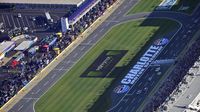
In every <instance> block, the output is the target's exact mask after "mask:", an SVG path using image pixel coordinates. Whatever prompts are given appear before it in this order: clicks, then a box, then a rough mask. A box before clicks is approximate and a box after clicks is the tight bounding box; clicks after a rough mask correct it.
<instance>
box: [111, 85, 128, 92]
mask: <svg viewBox="0 0 200 112" xmlns="http://www.w3.org/2000/svg"><path fill="white" fill-rule="evenodd" d="M129 89H130V87H129V86H128V85H119V86H117V87H116V88H115V89H114V92H115V93H126V92H128V91H129Z"/></svg>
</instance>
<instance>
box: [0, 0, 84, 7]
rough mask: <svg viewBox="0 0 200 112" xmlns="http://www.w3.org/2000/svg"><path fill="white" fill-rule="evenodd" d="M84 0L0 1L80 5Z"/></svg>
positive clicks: (5, 1) (3, 0) (5, 0)
mask: <svg viewBox="0 0 200 112" xmlns="http://www.w3.org/2000/svg"><path fill="white" fill-rule="evenodd" d="M84 1H85V0H0V3H16V4H22V3H23V4H67V5H78V6H79V5H80V4H81V3H82V2H84Z"/></svg>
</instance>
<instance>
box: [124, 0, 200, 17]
mask: <svg viewBox="0 0 200 112" xmlns="http://www.w3.org/2000/svg"><path fill="white" fill-rule="evenodd" d="M161 2H162V0H140V1H139V2H138V4H136V5H135V6H133V8H132V9H130V10H129V12H128V13H127V14H128V15H129V14H135V13H141V12H152V11H153V10H155V8H156V7H157V6H158V5H159V4H160V3H161ZM199 2H200V0H178V1H177V3H176V4H175V5H174V6H173V7H172V9H171V10H172V11H177V12H183V13H188V14H191V13H192V12H193V10H194V9H195V8H196V6H197V5H198V4H199ZM183 4H187V6H189V8H188V9H187V10H183V11H181V10H178V9H179V8H180V7H181V6H182V5H183Z"/></svg>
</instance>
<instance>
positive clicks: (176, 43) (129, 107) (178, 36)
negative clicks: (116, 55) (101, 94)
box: [9, 0, 200, 112]
mask: <svg viewBox="0 0 200 112" xmlns="http://www.w3.org/2000/svg"><path fill="white" fill-rule="evenodd" d="M137 2H138V0H125V1H124V3H123V4H122V5H121V6H120V7H119V8H118V9H117V10H116V11H115V12H114V13H113V14H112V15H111V16H110V17H109V18H108V19H107V20H106V21H105V22H103V23H102V24H101V25H100V26H99V27H98V28H97V29H96V30H95V31H94V32H93V33H92V34H91V35H90V36H89V37H88V38H87V39H86V40H84V41H83V42H82V43H81V44H80V45H79V46H78V47H77V48H75V49H74V50H73V51H72V53H71V54H70V55H68V56H67V57H66V58H65V59H64V60H63V61H62V62H61V63H60V64H59V65H58V66H57V67H56V68H55V69H53V70H52V71H51V72H50V73H49V75H47V76H46V77H45V78H44V79H43V80H42V81H40V82H39V83H38V84H37V85H36V86H35V87H34V88H33V89H32V90H31V91H30V92H29V93H28V94H27V95H25V96H24V97H23V98H22V99H21V100H20V101H19V102H18V103H17V104H16V105H15V106H14V107H13V108H12V109H11V110H10V111H9V112H34V106H33V105H34V103H35V102H36V101H37V100H38V99H39V98H40V97H41V96H42V95H43V94H44V93H45V92H46V91H47V90H48V89H49V88H50V87H51V86H52V85H53V84H54V83H55V82H56V81H57V80H58V79H59V78H60V77H62V76H63V75H65V74H64V73H66V72H67V71H69V69H70V68H71V67H72V66H73V65H74V64H75V63H76V62H77V61H78V60H79V59H80V58H81V57H82V56H84V54H85V53H86V52H87V51H88V50H89V49H90V48H91V47H92V46H93V45H95V43H96V42H97V41H98V40H99V39H101V38H102V37H103V35H104V34H105V33H106V32H107V31H108V30H109V29H110V28H111V27H112V26H114V25H116V24H119V23H121V22H125V21H129V20H134V19H140V18H169V19H173V20H176V21H179V22H180V23H181V24H182V27H181V28H180V29H179V30H178V31H177V32H174V34H173V35H174V37H173V39H172V40H171V41H170V43H169V44H168V45H167V46H166V47H165V48H164V49H163V50H162V52H161V53H160V55H159V56H158V57H157V58H156V60H157V59H172V58H175V57H177V56H178V54H179V53H180V52H181V50H182V49H183V47H185V45H187V43H188V41H190V40H191V37H192V36H193V34H194V33H195V32H196V31H197V29H199V28H200V21H199V20H200V16H199V15H200V7H198V9H196V10H195V12H194V13H193V14H192V15H191V16H188V15H185V14H181V13H175V12H153V13H141V14H134V15H129V16H124V14H125V13H126V12H127V11H128V10H129V9H131V8H132V6H133V5H135V4H136V3H137ZM194 21H195V22H194ZM169 66H170V65H168V66H167V67H169ZM157 69H158V67H154V66H150V67H149V68H148V69H147V70H146V72H145V74H146V73H147V72H148V74H151V75H148V76H149V77H148V76H147V75H142V77H141V78H140V79H139V81H138V82H140V84H138V85H133V86H138V87H137V88H138V90H143V89H144V88H146V87H147V85H150V86H148V89H147V91H146V92H142V93H141V94H139V95H138V93H137V91H138V90H136V89H135V88H134V87H132V88H131V89H130V91H129V92H128V93H126V94H124V97H123V98H122V99H120V100H119V102H118V103H115V104H113V106H112V107H111V108H110V109H109V110H108V111H110V112H133V111H136V110H137V108H138V107H139V105H140V104H141V103H142V101H143V100H144V99H143V98H144V96H145V94H148V93H149V91H150V89H151V88H152V87H154V86H155V85H156V83H157V82H156V81H157V80H158V79H159V75H153V74H155V71H157ZM166 70H167V69H166V66H164V67H163V66H160V71H161V72H162V73H164V72H165V71H166ZM140 80H142V81H140ZM148 80H151V81H148ZM154 81H155V82H154Z"/></svg>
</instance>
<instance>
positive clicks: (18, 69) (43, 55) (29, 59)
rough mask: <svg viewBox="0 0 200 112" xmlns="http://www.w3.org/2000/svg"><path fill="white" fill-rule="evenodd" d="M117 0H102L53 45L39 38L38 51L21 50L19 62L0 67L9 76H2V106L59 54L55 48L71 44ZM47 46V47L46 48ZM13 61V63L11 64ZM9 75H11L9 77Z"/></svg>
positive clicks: (0, 83)
mask: <svg viewBox="0 0 200 112" xmlns="http://www.w3.org/2000/svg"><path fill="white" fill-rule="evenodd" d="M115 1H116V0H102V1H101V2H99V3H98V4H97V5H96V6H95V7H94V8H92V9H91V10H90V11H89V12H88V13H87V14H86V15H85V16H83V18H81V19H80V20H79V21H78V22H77V23H76V24H75V25H74V26H73V28H72V29H71V30H70V31H68V32H67V33H66V34H63V35H62V38H60V37H59V36H57V35H53V37H54V38H57V39H56V40H55V42H53V41H54V39H53V40H52V42H53V43H51V46H50V45H49V44H50V43H48V44H43V43H44V41H43V40H39V42H38V43H37V44H36V45H32V47H31V48H33V47H36V46H39V49H37V51H36V52H31V53H28V50H30V49H28V50H26V51H23V52H21V53H22V54H23V55H21V57H20V59H18V61H19V63H18V62H15V63H14V62H13V63H14V64H13V63H12V62H10V63H8V64H7V65H5V66H2V67H0V70H1V71H3V72H4V73H5V74H6V76H7V78H6V79H5V78H1V77H0V106H2V105H3V104H5V103H6V102H7V101H8V100H9V99H10V98H12V97H13V96H14V95H15V94H16V93H17V92H18V91H19V90H20V89H21V88H23V87H24V86H25V85H26V84H27V83H28V82H29V81H30V80H31V79H32V78H33V77H34V76H35V75H36V74H37V73H38V72H40V70H42V69H43V68H44V67H45V66H46V65H48V64H49V63H50V62H51V61H52V60H53V59H54V58H55V57H56V56H57V55H58V54H56V53H55V51H54V50H53V48H55V47H56V48H59V49H60V50H61V51H62V50H63V49H64V48H66V47H67V46H69V44H70V43H71V42H72V41H73V40H74V39H75V38H76V37H78V35H79V34H81V33H82V32H83V31H84V30H85V29H87V28H88V27H89V26H90V25H91V24H92V23H93V22H94V21H95V20H96V19H97V18H98V17H100V16H101V15H102V14H103V13H104V11H105V10H106V9H107V8H108V7H109V6H111V5H112V4H113V3H114V2H115ZM46 46H47V47H46ZM44 47H45V48H44ZM11 63H12V64H11ZM8 76H9V77H8Z"/></svg>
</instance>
